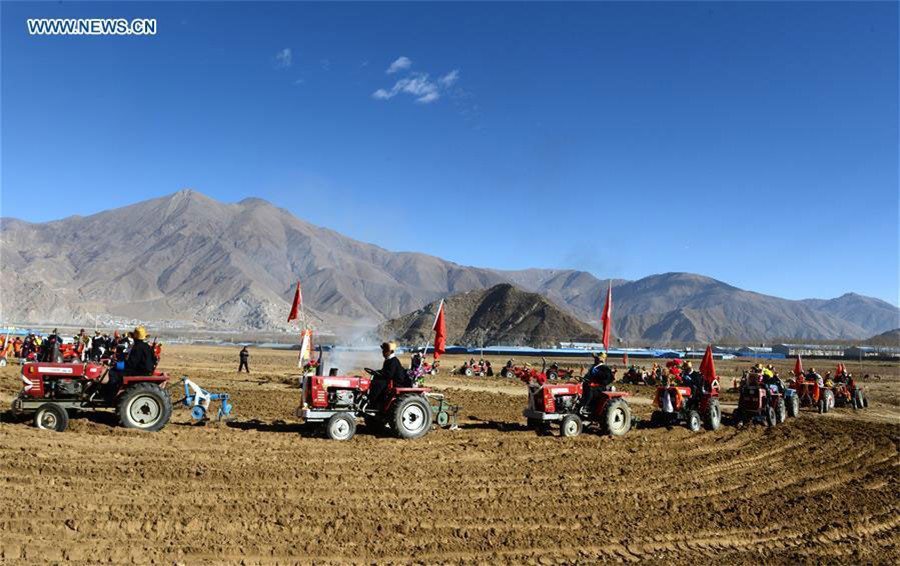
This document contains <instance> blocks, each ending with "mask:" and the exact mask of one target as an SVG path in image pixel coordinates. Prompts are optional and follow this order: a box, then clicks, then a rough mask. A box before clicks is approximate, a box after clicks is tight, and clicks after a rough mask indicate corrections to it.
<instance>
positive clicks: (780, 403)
mask: <svg viewBox="0 0 900 566" xmlns="http://www.w3.org/2000/svg"><path fill="white" fill-rule="evenodd" d="M785 420H787V406H786V405H785V404H784V397H779V398H778V400H777V401H775V421H776V423H777V424H781V423H783V422H784V421H785Z"/></svg>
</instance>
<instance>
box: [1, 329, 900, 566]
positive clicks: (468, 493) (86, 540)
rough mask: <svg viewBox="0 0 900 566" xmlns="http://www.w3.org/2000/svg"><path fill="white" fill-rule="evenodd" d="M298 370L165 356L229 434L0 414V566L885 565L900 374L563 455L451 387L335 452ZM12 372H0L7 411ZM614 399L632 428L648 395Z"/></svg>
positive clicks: (204, 356) (287, 356) (563, 444)
mask: <svg viewBox="0 0 900 566" xmlns="http://www.w3.org/2000/svg"><path fill="white" fill-rule="evenodd" d="M295 355H296V354H294V353H289V352H276V351H262V350H258V351H254V352H253V354H252V356H251V369H252V370H253V371H254V373H252V374H250V375H249V376H247V375H246V374H244V375H240V376H238V374H236V373H235V372H234V369H235V366H236V359H237V358H236V350H234V349H226V348H216V347H186V346H185V347H174V346H173V347H170V348H167V349H166V351H165V352H164V360H163V364H162V369H165V370H167V371H169V372H170V373H172V374H173V375H174V376H180V375H182V374H185V373H186V374H188V375H190V376H191V377H192V378H193V379H195V380H196V381H197V382H199V383H200V384H202V385H204V386H206V387H207V388H208V389H210V390H212V391H221V390H225V391H228V392H230V393H232V395H233V396H234V398H235V404H236V406H237V409H238V413H239V415H238V420H237V421H236V422H234V423H232V424H230V425H228V426H225V425H209V426H205V427H198V426H193V425H192V424H191V423H190V417H189V415H188V413H187V411H185V410H183V409H181V410H176V412H175V414H174V416H173V420H172V422H171V423H170V424H169V425H168V426H167V427H166V428H165V429H163V430H162V431H161V432H158V433H141V432H135V431H128V430H125V429H122V428H119V427H117V426H115V424H116V423H115V418H114V416H113V414H112V413H95V414H83V415H82V416H80V417H79V418H76V419H74V420H73V421H72V423H71V425H70V429H69V430H68V431H66V432H65V433H62V434H59V433H50V432H45V431H39V430H36V429H35V428H33V427H32V426H30V425H29V424H27V423H21V422H10V419H9V418H8V417H7V418H6V419H5V422H3V423H0V562H2V563H4V564H37V563H47V562H64V561H65V562H67V563H70V564H98V563H136V564H172V563H182V564H221V563H241V562H243V563H246V564H293V563H313V562H315V563H317V564H321V563H335V564H338V563H340V564H343V563H409V562H416V563H483V564H496V563H513V564H529V563H534V564H557V563H566V564H572V563H597V562H607V561H614V562H618V561H629V562H649V563H660V564H662V563H685V564H686V563H692V564H695V563H717V564H745V563H746V564H750V563H753V564H759V563H798V562H799V563H810V564H814V563H822V562H829V563H847V564H861V563H875V564H894V563H896V562H897V561H898V560H900V461H898V455H900V452H898V442H900V434H898V432H900V431H898V424H900V410H898V407H897V402H898V401H897V388H898V386H900V380H898V377H897V375H896V372H897V368H896V367H892V366H887V365H884V366H879V367H875V366H873V367H866V368H861V369H864V371H865V372H868V373H873V374H874V373H880V374H881V379H880V380H877V381H876V380H874V379H873V380H872V381H871V382H869V383H867V387H868V388H869V390H870V392H871V395H870V396H871V398H872V407H871V408H870V409H869V410H868V411H858V412H854V411H852V410H850V409H837V410H836V411H834V412H833V413H832V414H830V415H818V414H814V413H812V412H808V411H804V412H803V414H802V415H801V416H800V418H797V419H790V420H789V421H788V422H787V423H785V424H784V425H782V426H779V427H775V428H773V429H767V428H765V427H764V426H750V427H746V428H742V429H737V428H734V427H732V426H730V425H728V424H726V426H723V427H722V429H721V430H719V431H717V432H706V431H704V432H701V433H696V434H694V433H690V432H689V431H688V430H686V429H685V428H683V427H678V428H673V429H671V430H667V429H651V428H644V427H643V426H639V427H638V428H637V429H635V430H632V431H631V432H630V433H628V435H626V436H625V437H621V438H608V437H600V436H596V435H593V434H585V435H582V436H580V437H578V438H573V439H563V438H559V437H558V436H557V435H556V434H555V433H554V434H553V435H544V436H539V435H537V434H536V433H535V432H533V431H530V430H527V429H526V428H525V426H524V419H523V418H522V417H521V411H522V408H523V405H524V402H525V391H524V387H523V386H521V385H520V384H518V383H516V382H513V381H509V380H503V379H500V378H493V379H489V378H463V377H450V376H446V375H445V376H442V377H441V376H439V377H437V378H433V379H432V383H433V385H434V386H435V387H437V388H439V389H442V390H444V392H445V393H446V394H447V395H448V397H450V398H452V400H453V401H454V402H456V403H459V404H460V405H462V406H463V409H462V412H461V417H462V418H461V421H460V429H459V430H456V431H447V430H438V431H435V432H433V433H431V434H429V435H428V436H426V437H425V438H424V439H420V440H417V441H402V440H398V439H395V438H391V437H387V436H384V435H375V434H372V433H370V432H368V431H366V429H365V427H364V426H362V425H361V426H360V427H359V429H358V434H357V436H356V438H354V439H353V440H351V441H349V442H343V443H337V442H331V441H329V440H326V439H324V438H323V437H322V436H321V435H320V434H318V431H317V430H316V429H313V428H307V427H304V426H303V425H301V424H300V423H299V422H298V420H297V419H295V418H294V417H293V416H292V415H293V410H294V409H295V408H296V406H297V405H298V399H299V391H298V390H297V389H296V388H295V387H294V386H293V380H292V379H291V378H290V377H289V376H290V375H292V372H291V370H290V367H291V365H292V362H293V360H294V359H295ZM454 361H457V362H458V360H452V359H449V360H448V361H447V362H445V363H446V364H447V365H446V366H445V367H449V366H450V365H452V363H453V362H454ZM500 361H501V360H495V367H498V368H499V366H500V363H497V362H500ZM503 361H505V360H503ZM373 363H374V361H373ZM784 365H785V369H786V367H787V364H786V363H785V364H784ZM829 365H833V364H830V362H829ZM724 366H725V367H720V372H722V373H723V374H727V375H732V374H734V372H735V371H736V370H735V368H734V367H733V366H729V365H727V364H725V365H724ZM824 366H825V364H822V367H824ZM851 370H853V371H854V372H856V373H857V374H860V373H861V372H860V371H859V370H857V368H855V367H853V368H851ZM17 372H18V367H17V366H9V367H6V368H2V369H0V408H2V409H6V408H8V406H9V401H10V400H11V399H12V398H13V396H14V395H15V394H16V392H17V391H18V389H19V383H18V381H17ZM630 390H632V391H634V392H635V393H636V397H635V398H634V399H633V403H632V405H633V407H634V408H635V413H636V414H637V415H638V416H643V417H646V416H648V415H649V412H650V405H649V400H650V397H651V391H650V389H649V388H639V387H631V388H630ZM171 392H172V397H173V399H176V400H177V399H179V398H180V397H181V395H180V392H179V391H178V388H177V386H176V385H173V386H172V387H171ZM732 400H733V398H732ZM725 401H726V406H725V412H726V414H727V413H729V412H730V408H729V406H728V405H727V402H728V401H729V398H728V396H727V395H726V397H725Z"/></svg>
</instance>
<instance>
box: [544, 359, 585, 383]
mask: <svg viewBox="0 0 900 566" xmlns="http://www.w3.org/2000/svg"><path fill="white" fill-rule="evenodd" d="M546 374H547V379H549V380H550V381H556V380H557V379H572V378H574V377H577V376H576V375H575V370H573V369H571V368H561V367H559V364H557V363H556V362H554V363H552V364H550V367H548V368H547V371H546Z"/></svg>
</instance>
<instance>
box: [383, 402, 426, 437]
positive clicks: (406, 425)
mask: <svg viewBox="0 0 900 566" xmlns="http://www.w3.org/2000/svg"><path fill="white" fill-rule="evenodd" d="M433 419H434V416H433V415H432V412H431V405H430V404H428V401H427V400H426V399H425V398H424V397H422V396H421V395H404V396H403V397H401V398H400V399H399V400H398V401H397V404H396V405H395V408H394V415H393V420H392V422H393V425H394V426H393V428H394V430H395V431H396V432H397V436H399V437H400V438H406V439H413V438H419V437H422V436H425V435H426V434H427V433H428V431H429V429H430V428H431V423H432V421H433Z"/></svg>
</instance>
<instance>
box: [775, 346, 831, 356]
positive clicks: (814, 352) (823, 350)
mask: <svg viewBox="0 0 900 566" xmlns="http://www.w3.org/2000/svg"><path fill="white" fill-rule="evenodd" d="M844 349H845V347H844V346H841V345H839V344H777V345H775V346H772V352H774V353H776V354H781V355H783V356H784V357H786V358H793V357H795V356H801V357H804V358H841V357H843V356H844Z"/></svg>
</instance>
